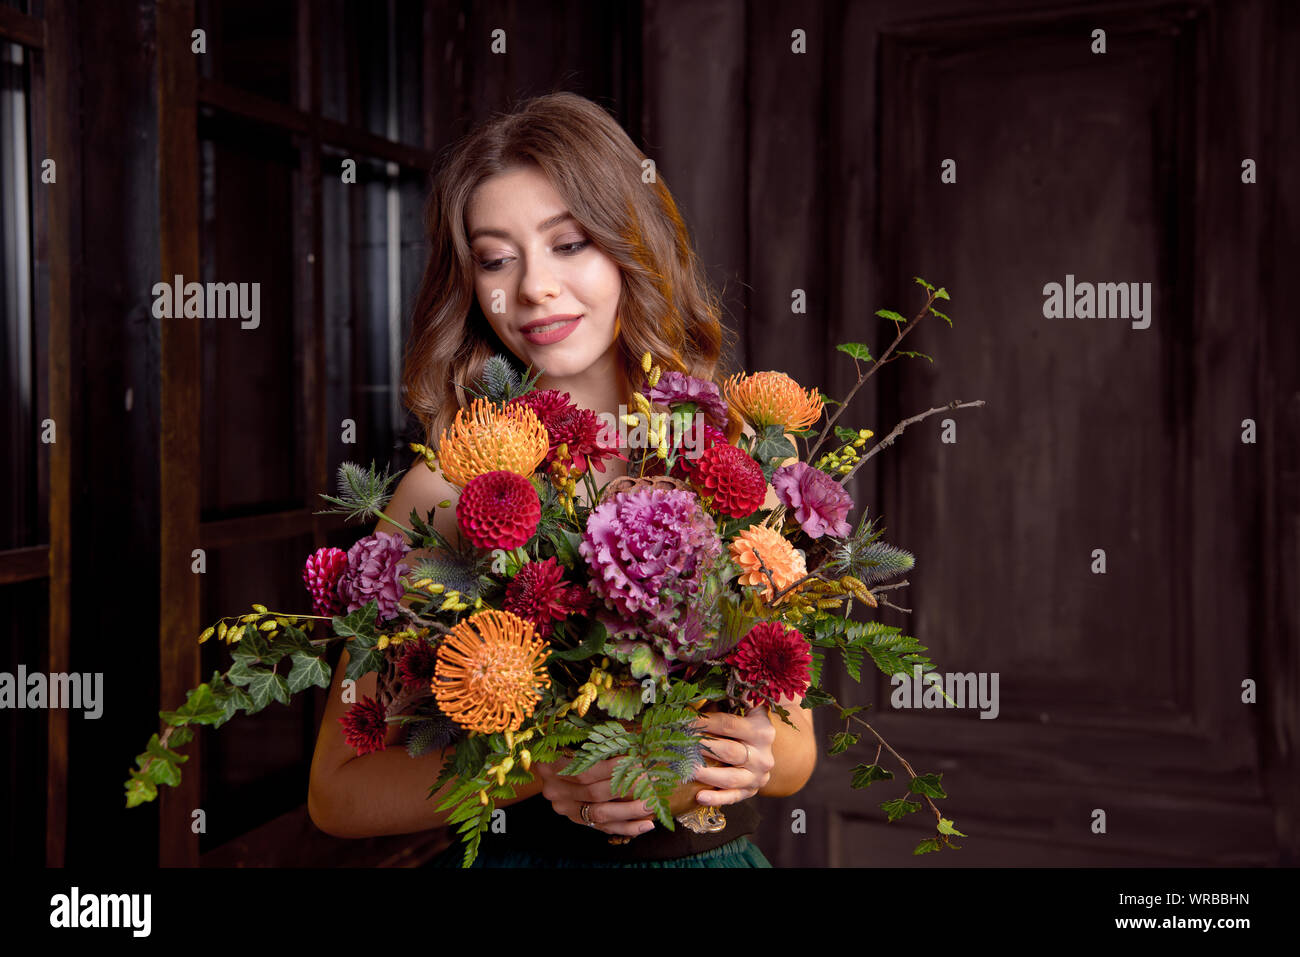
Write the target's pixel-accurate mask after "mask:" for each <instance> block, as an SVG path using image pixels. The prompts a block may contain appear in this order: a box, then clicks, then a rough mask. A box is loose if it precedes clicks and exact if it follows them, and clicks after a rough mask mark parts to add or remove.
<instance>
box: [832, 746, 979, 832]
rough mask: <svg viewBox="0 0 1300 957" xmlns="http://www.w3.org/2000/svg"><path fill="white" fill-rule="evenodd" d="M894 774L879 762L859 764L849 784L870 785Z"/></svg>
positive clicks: (857, 785) (857, 786)
mask: <svg viewBox="0 0 1300 957" xmlns="http://www.w3.org/2000/svg"><path fill="white" fill-rule="evenodd" d="M893 776H894V772H893V771H886V770H885V769H884V768H882V767H881V766H880V765H878V764H859V765H858V766H857V767H856V768H854V769H853V776H852V777H851V778H850V779H849V786H850V787H854V788H865V787H870V786H871V785H872V784H875V783H876V782H877V781H888V780H891V779H892V778H893ZM963 836H965V835H963Z"/></svg>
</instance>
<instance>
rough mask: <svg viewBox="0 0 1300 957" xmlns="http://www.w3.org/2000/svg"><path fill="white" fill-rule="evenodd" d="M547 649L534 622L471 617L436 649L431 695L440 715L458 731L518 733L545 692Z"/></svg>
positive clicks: (489, 614)
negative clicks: (458, 728)
mask: <svg viewBox="0 0 1300 957" xmlns="http://www.w3.org/2000/svg"><path fill="white" fill-rule="evenodd" d="M548 648H549V646H548V645H547V643H546V642H545V641H543V640H542V639H541V638H537V637H534V635H533V623H532V622H531V621H527V620H525V619H523V618H520V617H519V616H518V615H516V614H513V613H511V612H508V611H500V610H497V609H495V608H491V609H488V610H486V611H481V612H478V613H477V614H474V615H470V616H469V618H467V619H466V620H465V621H462V622H460V623H459V624H457V625H456V626H455V627H454V628H452V629H451V633H450V634H448V635H447V637H446V638H444V639H443V641H442V643H441V644H440V645H439V646H438V663H437V666H436V669H435V671H434V679H433V694H434V697H435V698H436V699H437V701H438V707H439V708H441V709H442V712H443V714H445V715H447V717H449V718H451V719H452V720H453V721H455V722H456V723H457V724H459V725H460V726H461V727H463V728H468V729H469V730H470V731H479V732H482V733H484V734H494V733H496V732H499V731H518V730H519V728H520V726H521V725H522V724H523V723H524V719H525V718H527V717H528V716H529V715H531V714H532V713H533V711H534V709H535V708H536V707H537V702H538V700H539V699H540V698H541V696H542V694H541V690H540V689H542V688H544V687H549V686H550V683H551V676H550V675H548V674H547V673H546V667H545V665H546V653H547V651H548Z"/></svg>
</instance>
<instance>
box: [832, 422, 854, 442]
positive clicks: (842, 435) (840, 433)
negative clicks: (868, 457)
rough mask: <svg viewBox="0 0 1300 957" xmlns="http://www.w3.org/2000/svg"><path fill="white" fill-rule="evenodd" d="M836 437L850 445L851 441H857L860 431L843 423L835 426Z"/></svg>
mask: <svg viewBox="0 0 1300 957" xmlns="http://www.w3.org/2000/svg"><path fill="white" fill-rule="evenodd" d="M835 437H836V438H837V439H839V440H840V442H842V443H843V444H845V445H848V444H849V443H850V442H856V441H857V438H858V433H857V432H856V431H854V430H853V429H846V428H845V427H844V426H842V425H837V426H835Z"/></svg>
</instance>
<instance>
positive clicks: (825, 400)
mask: <svg viewBox="0 0 1300 957" xmlns="http://www.w3.org/2000/svg"><path fill="white" fill-rule="evenodd" d="M817 394H818V395H819V396H821V400H822V405H843V404H844V403H843V402H841V401H840V400H839V399H832V398H831V397H830V396H828V395H827V394H826V393H825V392H823V391H821V390H820V389H818V390H817Z"/></svg>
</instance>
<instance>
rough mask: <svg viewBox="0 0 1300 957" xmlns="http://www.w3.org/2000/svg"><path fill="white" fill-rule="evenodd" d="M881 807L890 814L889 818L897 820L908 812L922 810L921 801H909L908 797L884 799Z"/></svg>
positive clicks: (912, 812)
mask: <svg viewBox="0 0 1300 957" xmlns="http://www.w3.org/2000/svg"><path fill="white" fill-rule="evenodd" d="M880 809H881V810H882V811H884V812H885V813H886V814H888V815H889V820H890V821H891V822H892V821H897V820H898V819H899V818H901V817H903V816H904V815H906V814H914V813H916V812H917V811H919V810H921V802H920V801H909V800H908V799H907V798H895V799H894V800H892V801H884V802H882V803H881V805H880Z"/></svg>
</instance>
